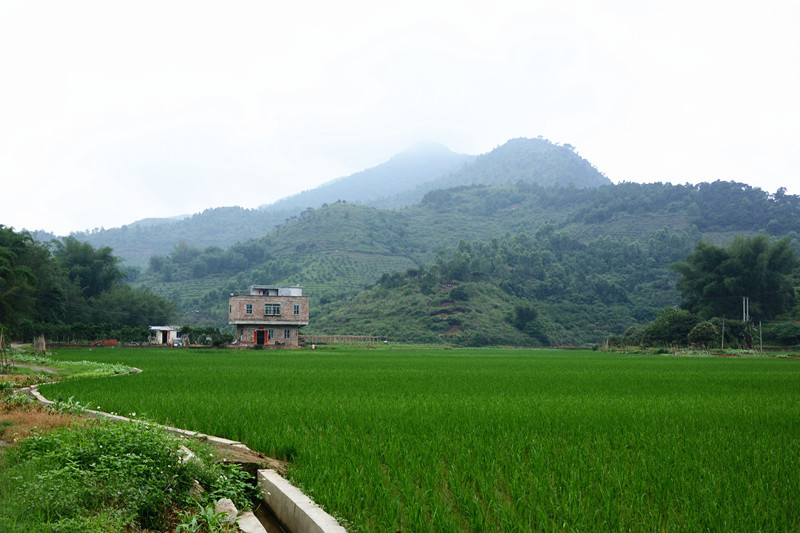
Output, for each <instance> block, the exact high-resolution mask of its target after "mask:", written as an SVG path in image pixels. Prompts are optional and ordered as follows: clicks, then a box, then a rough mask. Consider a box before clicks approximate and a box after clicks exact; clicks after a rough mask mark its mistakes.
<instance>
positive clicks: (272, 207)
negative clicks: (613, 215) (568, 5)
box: [73, 139, 610, 266]
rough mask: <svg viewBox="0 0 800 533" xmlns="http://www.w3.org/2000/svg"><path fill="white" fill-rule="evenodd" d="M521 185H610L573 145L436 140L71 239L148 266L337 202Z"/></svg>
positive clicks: (408, 201)
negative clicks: (480, 145)
mask: <svg viewBox="0 0 800 533" xmlns="http://www.w3.org/2000/svg"><path fill="white" fill-rule="evenodd" d="M519 181H521V182H525V183H532V184H538V185H544V186H549V185H553V186H573V187H577V188H585V187H591V188H594V187H598V186H601V185H606V184H609V183H610V181H609V180H608V178H606V177H605V176H603V175H602V174H601V173H600V172H598V171H597V169H595V168H594V167H593V166H592V165H591V164H590V163H589V162H588V161H586V160H585V159H583V158H581V157H580V156H579V155H578V154H576V153H575V152H574V150H573V149H572V147H570V146H569V145H564V146H559V145H556V144H553V143H551V142H550V141H547V140H544V139H514V140H511V141H508V142H507V143H506V144H504V145H502V146H500V147H498V148H496V149H495V150H493V151H492V152H490V153H488V154H484V155H482V156H478V157H475V156H469V155H463V154H456V153H454V152H452V151H450V150H449V149H447V148H445V147H444V146H441V145H438V144H435V143H422V144H419V145H416V146H413V147H411V148H409V149H408V150H406V151H405V152H402V153H401V154H398V155H397V156H395V157H393V158H391V159H390V160H389V161H387V162H385V163H383V164H381V165H378V166H376V167H374V168H371V169H367V170H364V171H361V172H357V173H355V174H352V175H350V176H346V177H342V178H339V179H336V180H333V181H330V182H328V183H326V184H323V185H321V186H320V187H318V188H316V189H313V190H310V191H305V192H303V193H300V194H297V195H294V196H291V197H288V198H285V199H283V200H280V201H277V202H275V203H274V204H269V205H265V206H261V207H260V208H259V209H244V208H241V207H221V208H216V209H208V210H206V211H203V212H202V213H198V214H195V215H192V216H191V217H188V218H183V219H181V220H177V221H169V220H168V219H156V220H155V221H154V220H152V219H148V220H147V221H139V222H137V223H133V224H130V225H128V226H123V227H121V228H113V229H105V230H99V231H92V232H82V233H75V234H73V236H75V237H76V238H77V239H79V240H82V241H86V242H89V243H90V244H92V245H93V246H95V247H100V246H110V247H111V248H113V249H114V250H115V253H116V254H117V255H118V256H119V257H122V258H123V259H124V261H125V262H126V263H128V264H129V265H136V266H144V265H145V264H146V263H147V261H148V259H149V257H150V256H152V255H154V254H166V253H168V252H169V251H170V250H171V248H172V247H173V246H174V245H175V244H176V243H178V242H179V241H184V242H185V243H187V244H190V245H192V246H195V247H198V248H205V247H208V246H219V247H223V248H225V247H228V246H231V245H232V244H234V243H236V242H245V241H248V240H250V239H253V238H257V237H260V236H262V235H265V234H267V233H268V232H270V231H271V230H272V229H273V228H275V227H277V226H278V225H280V224H281V223H283V222H285V221H286V220H288V219H291V218H292V217H295V216H297V215H299V214H300V213H301V212H302V211H303V210H304V209H308V208H316V207H320V206H322V205H324V204H332V203H335V202H337V201H346V202H350V203H357V204H362V205H368V206H372V207H380V208H389V209H398V208H403V207H406V206H410V205H413V204H415V203H417V202H419V201H420V200H421V199H422V198H423V197H424V196H425V194H427V193H428V192H431V191H434V190H438V189H443V188H450V187H454V186H472V185H499V184H509V183H516V182H519ZM154 222H157V223H154Z"/></svg>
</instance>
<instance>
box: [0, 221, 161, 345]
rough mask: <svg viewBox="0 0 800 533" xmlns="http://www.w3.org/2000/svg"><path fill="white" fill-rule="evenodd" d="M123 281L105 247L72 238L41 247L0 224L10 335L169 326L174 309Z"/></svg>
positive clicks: (0, 307)
mask: <svg viewBox="0 0 800 533" xmlns="http://www.w3.org/2000/svg"><path fill="white" fill-rule="evenodd" d="M124 278H125V274H124V273H123V271H122V270H121V268H120V260H119V258H117V257H115V256H114V255H113V251H112V250H111V248H109V247H107V246H104V247H100V248H94V247H93V246H92V245H91V244H88V243H84V242H80V241H78V240H77V239H75V238H74V237H64V238H63V239H61V240H58V241H56V240H54V241H51V242H49V243H41V242H36V241H35V240H34V239H33V238H32V237H31V235H30V234H29V233H28V232H25V231H23V232H16V231H14V229H13V228H8V227H5V226H3V225H0V325H2V326H3V327H4V329H5V330H6V333H8V334H9V335H10V336H12V337H17V338H20V337H22V338H30V336H31V335H33V333H34V332H36V331H40V330H42V328H44V327H45V326H60V325H76V324H101V323H107V324H116V325H118V326H128V327H145V326H148V325H154V324H164V323H167V322H168V321H169V319H170V318H171V315H172V314H173V313H174V310H175V305H174V304H173V303H171V302H170V301H168V300H167V299H166V298H164V297H162V296H159V295H157V294H155V293H153V292H151V291H150V290H149V289H146V288H138V289H134V288H132V287H130V286H128V285H125V284H124V283H123V281H124Z"/></svg>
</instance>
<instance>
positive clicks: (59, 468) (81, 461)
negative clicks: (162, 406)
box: [0, 422, 252, 532]
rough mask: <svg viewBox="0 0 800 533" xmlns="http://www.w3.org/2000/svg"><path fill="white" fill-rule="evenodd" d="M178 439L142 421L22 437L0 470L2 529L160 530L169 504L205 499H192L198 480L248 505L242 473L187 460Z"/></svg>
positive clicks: (168, 518) (165, 523) (183, 504)
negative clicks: (9, 527) (182, 455)
mask: <svg viewBox="0 0 800 533" xmlns="http://www.w3.org/2000/svg"><path fill="white" fill-rule="evenodd" d="M181 444H182V442H181V441H180V440H178V439H177V438H175V437H172V436H170V435H168V434H167V433H166V432H164V431H163V430H160V429H157V428H154V427H152V426H148V425H144V424H140V423H130V424H120V423H108V422H93V423H88V424H86V425H83V426H75V427H70V428H62V429H57V430H54V431H52V432H50V433H47V434H45V435H37V436H34V437H30V438H28V439H25V440H23V441H21V443H20V444H19V446H18V447H17V448H15V449H12V450H10V451H9V452H7V456H6V459H5V461H4V467H3V469H2V470H0V477H2V481H3V483H0V486H2V487H3V488H2V489H0V506H2V508H3V512H2V513H0V515H1V516H0V527H2V528H3V530H4V531H7V530H9V529H7V526H9V525H10V524H16V527H21V526H22V525H23V524H24V525H25V527H26V528H30V530H31V531H33V530H36V531H45V530H46V531H103V532H109V531H120V532H122V531H128V530H130V528H135V529H137V530H138V528H149V529H158V530H161V529H163V528H164V527H166V526H167V525H168V524H169V520H170V514H169V513H170V512H171V508H172V507H176V506H186V505H189V506H192V505H196V504H197V503H199V504H201V505H205V503H206V502H207V500H206V499H202V500H200V501H199V502H197V503H195V502H196V500H194V497H193V496H192V493H191V489H192V487H193V483H194V480H195V479H199V480H201V481H203V482H208V483H209V486H211V487H212V488H213V495H214V496H217V495H219V494H224V495H225V496H226V497H232V498H234V499H235V500H237V501H239V502H242V503H247V502H248V498H249V496H250V495H251V493H252V489H251V488H248V489H247V490H246V491H245V489H244V488H243V487H242V486H241V484H240V483H239V481H238V480H240V479H241V477H240V476H241V475H240V474H232V473H231V470H232V468H231V466H230V465H225V466H218V465H216V464H214V463H213V462H211V461H207V464H203V463H199V462H197V461H188V462H184V461H182V459H181V454H182V452H180V450H179V447H180V446H181ZM187 444H188V443H187ZM206 451H207V450H206ZM200 455H204V456H206V457H207V456H208V454H207V453H205V454H200ZM200 455H198V456H200ZM229 477H232V478H233V479H235V480H237V481H236V482H231V481H229V480H228V478H229ZM221 479H223V481H220V480H221ZM4 526H5V527H4ZM20 530H22V529H20ZM25 530H26V531H27V530H29V529H25Z"/></svg>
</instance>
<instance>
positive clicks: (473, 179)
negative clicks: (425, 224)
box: [369, 138, 611, 209]
mask: <svg viewBox="0 0 800 533" xmlns="http://www.w3.org/2000/svg"><path fill="white" fill-rule="evenodd" d="M517 182H525V183H532V184H536V185H543V186H551V185H552V186H559V187H568V186H573V187H576V188H580V189H583V188H595V187H600V186H603V185H610V184H611V180H609V179H608V178H607V177H606V176H604V175H603V174H602V173H601V172H600V171H598V170H597V169H596V168H595V167H594V166H593V165H592V164H591V163H589V162H588V161H587V160H586V159H583V158H582V157H581V156H579V155H578V154H577V153H576V152H575V149H574V147H573V146H572V145H569V144H565V145H557V144H554V143H552V142H550V141H548V140H546V139H542V138H538V139H525V138H519V139H512V140H510V141H508V142H506V143H505V144H504V145H502V146H499V147H497V148H495V149H494V150H492V151H491V152H489V153H487V154H483V155H480V156H478V157H477V158H475V160H474V161H473V162H472V163H470V164H468V165H464V166H463V167H462V168H461V169H460V170H458V171H455V172H452V173H450V174H444V175H442V176H441V177H438V178H436V179H433V180H431V181H428V182H425V183H421V184H419V185H417V186H416V187H413V188H411V187H409V188H408V190H406V191H404V192H401V193H399V194H396V195H393V196H390V195H387V196H386V197H384V198H381V199H379V200H376V201H375V202H372V203H370V204H369V205H373V206H375V207H382V208H392V209H396V208H400V207H406V206H409V205H412V204H415V203H417V202H419V201H420V200H422V198H423V197H424V196H425V194H427V193H428V192H430V191H434V190H439V189H449V188H452V187H460V186H465V185H505V184H509V183H517Z"/></svg>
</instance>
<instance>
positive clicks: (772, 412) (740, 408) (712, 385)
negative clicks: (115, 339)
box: [42, 348, 800, 531]
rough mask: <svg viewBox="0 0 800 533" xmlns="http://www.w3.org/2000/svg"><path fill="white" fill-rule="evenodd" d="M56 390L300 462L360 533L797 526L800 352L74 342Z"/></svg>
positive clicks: (292, 471)
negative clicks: (97, 374)
mask: <svg viewBox="0 0 800 533" xmlns="http://www.w3.org/2000/svg"><path fill="white" fill-rule="evenodd" d="M58 357H59V358H64V359H86V358H89V357H91V358H93V359H94V360H98V361H101V362H117V361H119V362H123V363H124V364H127V365H133V366H136V367H138V368H142V369H143V370H144V372H143V373H142V374H137V375H127V376H120V377H116V378H114V379H102V380H75V381H69V382H63V383H59V384H55V385H47V386H44V387H43V389H42V392H43V393H44V394H45V395H46V396H48V397H49V398H51V399H56V398H57V397H61V398H67V397H73V396H74V397H75V398H76V399H77V401H79V402H85V403H89V402H91V405H92V406H94V405H95V404H97V406H100V407H101V408H102V409H103V410H107V411H114V412H118V413H122V414H126V413H130V412H132V411H136V412H137V413H140V414H141V413H145V414H146V415H145V416H147V417H148V418H152V419H154V420H157V421H160V422H168V423H172V424H174V425H177V426H180V427H184V428H187V429H193V430H197V431H202V432H204V433H210V434H216V435H219V436H222V437H227V438H231V439H235V440H240V441H243V442H245V443H246V444H248V445H249V446H250V447H251V448H253V449H255V450H257V451H260V452H263V453H265V454H267V455H271V456H273V457H277V458H280V459H285V460H288V461H291V465H290V467H289V472H288V475H289V477H290V479H291V480H292V481H293V482H295V483H296V484H298V485H299V486H301V487H302V488H303V489H304V490H305V491H306V492H307V493H308V494H309V495H310V496H311V497H312V498H314V499H315V501H317V502H318V503H319V504H320V505H322V506H323V507H324V508H325V509H326V510H328V511H329V512H331V513H333V514H334V515H335V516H337V517H338V518H340V519H341V520H342V521H343V522H344V523H346V524H347V525H348V529H349V530H352V531H388V530H392V531H395V530H405V531H420V530H437V531H486V530H497V531H523V530H524V531H531V530H534V531H551V530H598V529H600V530H635V531H641V530H667V531H680V530H686V531H689V530H691V531H694V530H703V529H712V530H732V531H755V530H796V529H797V528H798V527H800V501H798V491H797V488H798V486H800V459H798V458H799V457H800V437H798V435H800V364H799V363H798V361H796V360H790V359H764V358H713V357H691V358H681V357H674V356H659V355H633V354H624V355H623V354H604V353H601V352H589V351H557V350H541V351H529V350H499V349H485V350H447V351H445V350H441V349H438V350H437V349H421V350H413V351H412V350H402V349H400V350H392V349H383V348H382V349H379V350H371V351H365V350H363V349H357V348H343V349H337V350H325V351H320V350H317V351H315V352H311V351H285V352H276V351H269V352H263V351H262V352H255V351H213V350H207V351H203V350H158V349H156V350H136V349H130V350H125V349H116V350H104V351H100V350H96V351H95V352H93V353H92V354H87V353H86V352H82V351H80V350H65V351H61V352H59V353H58Z"/></svg>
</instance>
